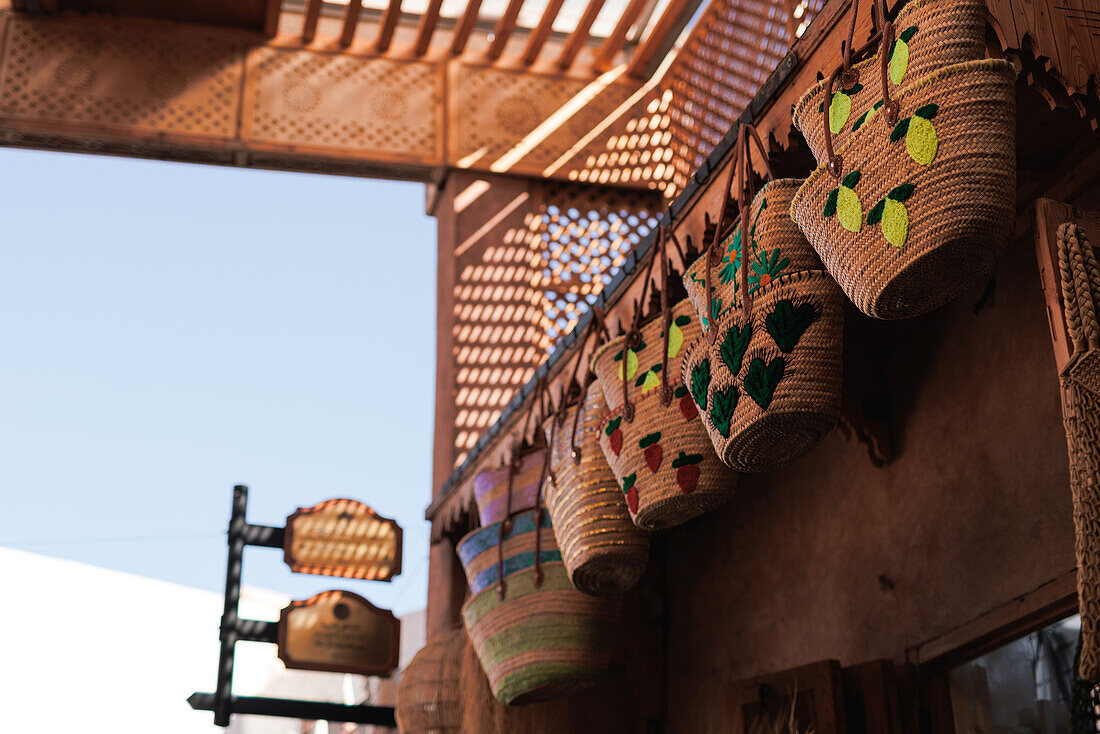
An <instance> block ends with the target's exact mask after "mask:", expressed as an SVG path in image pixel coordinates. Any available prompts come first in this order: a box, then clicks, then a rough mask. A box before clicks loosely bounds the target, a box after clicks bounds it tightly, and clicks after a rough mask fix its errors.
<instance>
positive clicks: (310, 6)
mask: <svg viewBox="0 0 1100 734" xmlns="http://www.w3.org/2000/svg"><path fill="white" fill-rule="evenodd" d="M320 16H321V0H309V2H307V3H306V11H305V17H304V18H303V19H302V43H307V44H308V43H313V39H314V37H315V36H316V35H317V19H318V18H319V17H320Z"/></svg>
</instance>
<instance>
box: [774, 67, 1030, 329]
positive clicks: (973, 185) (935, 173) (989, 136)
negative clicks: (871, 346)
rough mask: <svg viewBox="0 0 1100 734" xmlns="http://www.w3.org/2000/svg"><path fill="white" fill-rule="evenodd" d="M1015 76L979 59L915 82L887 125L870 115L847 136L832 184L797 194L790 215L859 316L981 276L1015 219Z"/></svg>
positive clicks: (924, 300) (880, 314)
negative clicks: (895, 121) (895, 119)
mask: <svg viewBox="0 0 1100 734" xmlns="http://www.w3.org/2000/svg"><path fill="white" fill-rule="evenodd" d="M1015 77H1016V72H1015V71H1014V69H1013V68H1012V66H1011V64H1009V63H1008V62H1006V61H1001V60H986V61H971V62H966V63H962V64H956V65H954V66H950V67H947V68H946V69H942V70H940V71H937V72H934V73H932V74H929V75H928V76H925V77H923V78H921V79H919V80H917V81H916V82H914V83H913V84H912V85H911V86H909V87H906V88H904V89H902V90H901V91H900V92H899V93H898V94H897V95H896V96H895V97H894V99H895V100H896V101H897V102H898V103H899V104H900V115H899V118H898V119H899V122H898V124H897V125H895V126H890V125H888V124H887V123H886V120H885V116H884V115H883V114H881V111H880V110H876V111H872V113H871V114H870V116H869V117H868V120H867V122H866V123H864V125H863V126H862V127H861V128H860V129H859V131H857V132H856V133H855V134H853V135H851V136H850V137H849V139H848V141H847V143H846V144H845V145H844V146H843V147H842V148H841V149H840V150H839V153H840V155H841V158H842V160H843V170H842V176H841V178H840V179H838V178H835V177H834V176H832V175H831V174H830V173H829V171H828V170H827V168H826V167H824V166H823V167H821V168H818V169H817V170H816V171H814V173H813V174H812V175H811V176H810V178H809V179H807V180H806V183H805V184H803V186H802V188H800V189H799V190H798V193H797V194H796V195H795V198H794V201H793V202H792V205H791V216H792V217H793V218H794V219H795V221H796V222H797V223H798V225H799V227H801V228H802V231H803V232H804V233H805V234H806V237H807V239H809V241H810V243H811V244H812V245H813V246H814V248H815V249H816V250H817V252H818V254H819V255H820V256H821V259H822V261H823V262H824V263H825V267H826V268H827V269H828V270H829V272H830V273H831V274H832V276H833V277H834V278H836V280H837V282H838V283H839V284H840V287H841V288H842V289H843V290H844V293H845V294H846V295H847V296H848V298H849V299H851V301H852V302H853V303H854V304H855V305H856V307H857V308H859V310H861V311H863V312H864V313H865V314H867V315H869V316H874V317H876V318H882V319H896V318H907V317H911V316H918V315H920V314H923V313H926V312H928V311H931V310H933V309H935V308H937V307H939V306H941V305H943V304H944V303H946V302H948V301H950V300H951V299H953V298H955V297H956V296H958V295H959V294H961V293H962V292H963V291H965V290H967V289H969V288H970V287H972V286H974V285H975V284H977V283H980V282H982V281H983V280H985V279H986V278H988V276H989V275H990V273H991V272H992V269H993V265H994V263H995V262H996V260H997V258H998V257H999V256H1000V254H1001V253H1002V252H1003V250H1004V247H1005V243H1006V241H1007V238H1008V235H1009V233H1010V230H1011V228H1012V226H1013V223H1014V222H1015V204H1014V195H1015V191H1016V158H1015V155H1016V146H1015V92H1014V81H1015ZM903 128H905V129H908V133H903V134H901V135H900V136H899V135H898V133H899V131H900V130H902V129H903ZM929 129H931V132H929ZM892 138H894V139H893V140H892ZM876 202H877V203H876ZM830 209H831V211H830ZM876 212H877V214H878V217H877V218H876V216H875V214H876ZM865 214H866V216H865Z"/></svg>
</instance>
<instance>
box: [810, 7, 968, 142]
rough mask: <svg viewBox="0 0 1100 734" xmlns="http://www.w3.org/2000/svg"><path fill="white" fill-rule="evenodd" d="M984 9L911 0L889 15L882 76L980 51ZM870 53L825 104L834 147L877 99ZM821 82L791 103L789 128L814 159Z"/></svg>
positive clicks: (893, 78) (900, 77) (903, 79)
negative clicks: (799, 136)
mask: <svg viewBox="0 0 1100 734" xmlns="http://www.w3.org/2000/svg"><path fill="white" fill-rule="evenodd" d="M985 18H986V8H985V3H984V2H983V1H982V0H912V1H911V2H909V3H908V4H907V5H906V6H905V7H904V8H903V9H902V10H901V12H900V13H898V17H897V18H895V19H894V22H893V26H894V28H895V29H896V34H895V37H894V39H893V40H892V41H891V43H890V44H889V47H888V48H887V50H886V53H887V79H888V81H889V83H890V84H892V85H893V86H895V87H898V86H902V85H904V84H906V83H908V82H911V81H913V80H915V79H918V78H920V77H922V76H924V75H925V74H928V73H930V72H932V71H935V70H936V69H940V68H943V67H944V66H949V65H951V64H956V63H960V62H963V61H974V60H977V59H980V58H982V56H983V55H984V54H985V23H986V20H985ZM870 51H871V52H872V53H873V55H871V56H869V57H868V58H865V59H863V60H862V61H859V62H858V63H855V64H853V65H852V69H853V70H854V72H855V73H854V74H853V75H852V79H853V80H852V81H850V82H849V83H848V84H846V85H840V87H841V88H838V89H835V90H834V91H833V93H832V97H831V100H830V102H829V106H830V109H829V131H830V133H831V135H832V141H833V145H834V146H838V147H839V146H842V145H844V143H845V142H846V141H847V140H848V136H849V135H851V134H852V133H854V132H856V131H858V130H859V129H860V128H861V127H863V125H865V124H866V123H867V119H868V117H870V114H871V111H872V108H873V107H874V106H875V105H876V104H879V103H880V100H881V99H882V75H881V74H880V73H879V70H880V60H879V55H878V54H879V52H880V51H881V47H880V46H878V45H875V44H871V46H870ZM826 86H827V84H826V80H825V79H822V80H821V81H820V82H818V83H817V84H815V85H814V86H812V87H810V89H809V91H807V92H806V93H805V94H804V95H802V97H801V98H800V99H799V100H798V102H797V103H796V104H795V108H794V114H793V121H794V126H795V127H796V128H798V130H799V131H800V132H801V133H802V135H803V137H805V138H806V142H807V143H809V146H810V150H811V151H812V152H813V154H814V157H815V158H816V159H817V161H818V163H824V162H825V160H826V151H825V119H824V112H825V109H824V107H825V96H826V90H825V87H826Z"/></svg>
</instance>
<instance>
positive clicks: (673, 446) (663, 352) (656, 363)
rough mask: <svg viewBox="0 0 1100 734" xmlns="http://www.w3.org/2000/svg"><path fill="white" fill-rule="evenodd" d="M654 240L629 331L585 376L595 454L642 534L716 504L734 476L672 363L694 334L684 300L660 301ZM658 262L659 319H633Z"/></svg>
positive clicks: (694, 322)
mask: <svg viewBox="0 0 1100 734" xmlns="http://www.w3.org/2000/svg"><path fill="white" fill-rule="evenodd" d="M666 241H667V240H666V238H664V237H662V236H661V235H660V231H659V234H658V240H657V243H656V244H655V246H654V248H653V249H654V251H655V252H654V255H653V259H652V260H651V261H650V263H649V271H650V272H649V273H647V274H646V275H645V281H644V285H643V294H642V297H641V298H640V300H639V301H638V304H639V305H638V307H637V308H636V309H635V317H634V325H633V327H632V328H631V330H630V332H629V333H627V334H626V335H624V336H622V337H619V338H617V339H614V340H612V341H610V342H608V343H607V344H605V345H604V346H603V347H602V348H600V349H599V350H597V351H596V353H595V354H594V356H593V358H592V371H593V372H594V373H595V374H596V378H597V380H599V383H600V388H601V389H602V391H603V397H604V399H605V400H606V402H607V412H606V413H605V414H604V417H603V419H602V420H601V422H600V423H601V430H600V432H599V434H598V437H599V444H600V448H601V449H602V450H603V454H604V456H605V457H606V458H607V462H608V464H609V465H610V466H611V470H612V472H614V474H615V477H616V478H617V480H618V483H619V487H620V489H621V491H622V494H623V496H624V497H625V498H626V504H627V509H628V510H629V512H630V515H631V517H632V518H633V519H634V522H635V523H636V524H637V525H638V526H639V527H642V528H645V529H648V530H656V529H660V528H666V527H670V526H673V525H677V524H680V523H683V522H686V521H688V520H690V519H691V518H693V517H696V516H697V515H700V514H702V513H704V512H708V511H710V510H713V509H714V508H716V507H718V506H720V505H721V504H723V503H724V502H725V501H726V500H727V499H728V498H729V497H730V495H731V494H732V493H733V490H734V487H735V486H736V482H737V479H736V475H734V474H733V473H732V472H731V471H730V470H729V469H727V468H726V467H725V466H724V465H723V464H722V463H721V462H720V461H718V458H717V457H716V456H715V455H714V450H713V448H712V447H711V445H710V440H709V439H708V438H707V432H706V429H705V428H704V426H703V423H702V421H701V420H700V418H699V414H698V411H696V409H695V404H694V402H693V401H692V399H691V396H690V395H689V394H688V391H687V388H686V387H685V386H684V385H683V384H681V382H680V380H679V375H680V360H681V359H682V358H683V354H682V352H683V347H684V344H685V343H686V342H687V341H690V340H691V339H694V338H695V337H696V336H698V335H699V334H700V333H701V330H700V326H699V320H698V318H697V317H695V314H694V309H693V308H692V305H691V302H690V301H689V300H688V299H686V298H685V299H684V300H682V301H680V302H679V303H677V304H676V305H675V306H672V305H670V304H669V303H668V292H669V287H668V263H667V261H666V256H665V251H664V247H663V244H664V242H666ZM658 260H659V261H660V262H661V274H662V285H663V286H664V287H663V288H662V290H661V301H662V307H661V313H660V314H658V315H657V317H656V318H653V319H651V320H650V321H648V322H647V323H642V320H641V307H642V306H641V304H644V303H646V295H645V292H647V291H648V287H649V278H650V274H651V273H652V268H653V265H654V262H656V261H658Z"/></svg>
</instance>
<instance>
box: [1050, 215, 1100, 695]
mask: <svg viewBox="0 0 1100 734" xmlns="http://www.w3.org/2000/svg"><path fill="white" fill-rule="evenodd" d="M1058 265H1059V270H1060V276H1061V282H1062V303H1063V304H1064V308H1065V315H1066V330H1067V332H1068V333H1069V337H1070V342H1071V343H1072V346H1073V354H1072V356H1071V357H1070V360H1069V363H1068V364H1067V365H1066V367H1065V368H1064V369H1063V371H1062V375H1061V383H1062V417H1063V421H1064V423H1065V428H1066V441H1067V444H1068V447H1069V477H1070V487H1071V489H1072V491H1073V523H1074V527H1075V528H1076V544H1075V549H1076V552H1077V591H1078V596H1079V598H1080V611H1081V656H1080V666H1079V672H1080V675H1081V677H1082V678H1083V679H1085V680H1089V681H1096V680H1100V320H1098V318H1097V312H1098V311H1100V266H1098V265H1097V258H1096V253H1095V251H1094V250H1093V248H1092V246H1091V245H1090V244H1089V241H1088V239H1087V238H1086V236H1085V233H1084V231H1083V230H1081V229H1080V228H1079V227H1077V226H1076V225H1074V224H1072V223H1069V222H1067V223H1065V224H1063V225H1061V226H1060V227H1059V228H1058Z"/></svg>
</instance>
